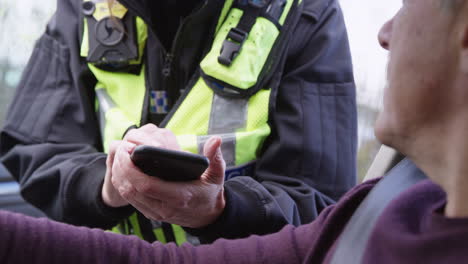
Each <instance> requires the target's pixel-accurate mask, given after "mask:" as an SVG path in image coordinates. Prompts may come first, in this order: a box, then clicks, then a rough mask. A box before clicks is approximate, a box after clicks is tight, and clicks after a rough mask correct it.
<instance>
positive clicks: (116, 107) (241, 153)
mask: <svg viewBox="0 0 468 264" xmlns="http://www.w3.org/2000/svg"><path fill="white" fill-rule="evenodd" d="M86 2H93V3H94V10H93V11H94V12H89V13H88V18H85V20H84V27H83V38H82V45H81V56H82V57H87V56H88V55H89V52H90V51H89V49H90V45H89V43H90V41H91V40H90V39H89V38H90V36H89V32H88V30H89V28H88V22H87V21H90V20H89V19H95V20H96V21H99V20H101V19H103V18H106V17H109V15H110V14H111V12H110V11H109V9H108V6H107V1H105V0H84V3H86ZM242 2H245V3H247V7H246V8H243V7H242V5H241V3H242ZM299 2H300V1H298V0H271V1H263V2H262V1H259V0H257V1H253V0H249V1H242V0H240V1H236V2H235V1H234V0H226V1H225V3H224V6H223V8H222V10H221V11H220V12H221V13H220V15H219V20H218V24H217V27H216V31H215V38H214V41H213V43H211V45H212V46H211V50H210V51H209V52H208V53H207V55H206V56H205V57H204V59H203V60H202V61H201V62H200V69H201V71H200V72H197V73H195V76H194V77H195V78H194V80H195V81H194V82H192V83H191V84H190V85H189V87H186V89H185V91H184V94H183V95H182V96H181V98H180V99H179V102H178V103H177V104H176V107H174V109H172V110H171V112H170V113H169V114H168V116H167V118H166V120H164V121H163V123H162V126H164V127H166V128H167V129H169V130H171V131H172V132H173V133H174V134H175V135H176V136H177V140H178V143H179V145H180V147H181V148H182V149H183V150H186V151H190V152H192V153H202V150H203V145H204V143H205V142H206V141H207V139H208V138H209V137H211V136H213V135H218V136H220V137H221V138H222V142H223V143H222V153H223V157H224V159H225V161H226V166H227V169H226V176H225V177H226V179H230V178H232V177H235V176H239V175H252V174H251V173H252V171H253V167H254V164H255V160H256V159H257V158H258V154H259V152H260V150H261V147H262V144H263V142H264V140H265V139H266V138H267V137H268V135H269V134H270V131H271V129H270V126H269V124H268V114H269V105H270V98H271V97H272V94H271V91H272V89H271V88H272V87H268V86H267V85H268V84H269V82H267V81H268V80H270V79H271V77H272V74H273V72H272V71H273V70H274V69H275V68H276V66H278V61H279V60H280V59H279V58H281V57H282V56H283V55H284V52H285V47H286V42H287V36H288V34H287V33H288V30H289V31H291V30H292V28H293V27H294V26H295V24H296V23H297V20H298V17H299V15H298V13H300V12H298V11H297V10H298V8H299V7H300V5H299ZM245 3H244V4H245ZM262 3H263V4H265V3H266V5H270V6H264V7H261V5H262ZM273 3H274V4H276V5H278V4H279V5H281V7H280V8H281V10H280V11H281V12H280V13H279V14H280V16H278V17H277V18H276V19H275V20H274V19H272V17H271V16H274V15H275V14H274V13H271V10H272V8H277V9H278V7H274V6H273V7H272V5H273ZM255 5H258V6H255ZM111 8H112V9H111V10H112V14H113V15H114V16H117V17H119V18H122V17H124V16H126V15H129V14H127V10H126V8H125V7H123V6H122V5H120V4H119V3H118V2H116V4H115V5H114V6H113V7H111ZM255 12H256V13H255ZM268 12H270V13H268ZM276 15H277V14H276ZM134 22H135V25H136V32H135V34H136V39H137V51H138V58H136V59H134V60H132V61H131V62H130V63H131V64H135V65H136V64H141V68H140V71H139V73H138V74H134V73H125V72H112V71H108V70H105V69H102V67H99V66H98V65H96V63H92V62H89V63H88V66H89V69H90V70H91V71H92V73H93V74H94V76H95V77H96V79H97V84H96V86H95V91H96V113H97V115H98V119H99V121H100V128H101V135H102V142H103V147H104V150H105V152H107V151H108V147H109V144H110V142H111V141H113V140H121V139H122V138H123V135H124V134H125V132H126V131H127V130H128V129H129V128H130V127H134V126H137V127H138V126H140V125H143V124H142V113H143V107H144V106H145V101H147V100H148V99H149V98H148V94H149V91H148V89H147V88H146V85H145V77H146V76H145V72H146V71H145V65H144V63H142V62H141V61H142V59H141V58H142V56H143V52H144V48H145V45H146V40H147V26H146V24H145V23H144V21H143V20H142V19H141V18H140V17H135V18H134ZM246 28H247V29H246ZM282 28H283V29H284V30H282ZM246 30H248V31H247V32H246ZM149 74H151V73H149ZM143 218H144V217H143V216H142V215H141V214H138V213H135V214H133V215H132V216H130V217H129V219H126V220H125V221H122V223H121V224H119V226H118V227H116V228H114V229H113V230H114V231H119V232H122V233H126V234H136V235H138V236H140V237H142V238H146V239H147V240H151V239H148V237H153V238H156V239H157V240H159V241H161V242H166V241H168V239H167V235H168V233H167V228H166V229H164V228H163V227H167V226H168V224H165V223H163V224H159V223H152V224H150V225H149V226H151V229H152V234H150V235H149V236H148V235H147V234H146V235H145V232H146V233H147V232H148V223H144V224H143V222H144V221H145V219H143ZM143 225H144V226H145V227H143ZM170 228H172V231H173V234H171V235H172V236H173V238H174V240H175V242H176V243H177V244H181V243H183V242H185V241H186V236H185V232H184V231H183V229H182V228H181V227H179V226H177V225H170ZM171 240H172V239H171Z"/></svg>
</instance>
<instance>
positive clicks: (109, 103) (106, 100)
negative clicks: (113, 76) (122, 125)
mask: <svg viewBox="0 0 468 264" xmlns="http://www.w3.org/2000/svg"><path fill="white" fill-rule="evenodd" d="M96 97H97V99H98V102H99V109H102V111H103V112H104V113H105V112H107V111H109V110H110V109H112V108H114V107H116V106H117V105H116V104H115V102H114V100H112V98H111V97H110V95H109V94H108V93H107V91H106V89H104V88H98V89H96Z"/></svg>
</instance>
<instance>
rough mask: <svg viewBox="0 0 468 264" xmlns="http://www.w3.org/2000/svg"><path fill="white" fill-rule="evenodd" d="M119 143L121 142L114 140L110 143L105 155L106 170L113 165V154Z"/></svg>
mask: <svg viewBox="0 0 468 264" xmlns="http://www.w3.org/2000/svg"><path fill="white" fill-rule="evenodd" d="M121 143H122V141H121V140H114V141H112V142H111V143H110V146H109V152H108V154H107V159H106V165H107V168H112V164H113V163H114V157H115V152H116V151H117V148H118V147H119V146H120V144H121Z"/></svg>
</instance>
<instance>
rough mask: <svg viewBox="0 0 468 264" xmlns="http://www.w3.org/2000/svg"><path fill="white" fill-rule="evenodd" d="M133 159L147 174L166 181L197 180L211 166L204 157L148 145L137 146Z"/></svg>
mask: <svg viewBox="0 0 468 264" xmlns="http://www.w3.org/2000/svg"><path fill="white" fill-rule="evenodd" d="M131 159H132V161H133V163H134V164H135V165H136V166H137V167H138V168H140V170H141V171H142V172H144V173H145V174H147V175H150V176H155V177H159V178H161V179H163V180H166V181H192V180H196V179H198V178H200V176H201V175H202V174H203V172H204V171H205V170H206V168H208V165H209V160H208V158H207V157H205V156H202V155H197V154H193V153H188V152H182V151H175V150H168V149H163V148H157V147H152V146H146V145H140V146H137V147H136V148H135V150H134V151H133V153H132V155H131Z"/></svg>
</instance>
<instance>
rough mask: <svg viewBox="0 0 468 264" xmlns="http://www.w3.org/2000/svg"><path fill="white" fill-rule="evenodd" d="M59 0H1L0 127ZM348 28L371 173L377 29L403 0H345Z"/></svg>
mask: <svg viewBox="0 0 468 264" xmlns="http://www.w3.org/2000/svg"><path fill="white" fill-rule="evenodd" d="M55 5H56V0H43V1H37V0H0V126H1V125H2V123H3V120H4V118H5V115H6V111H7V108H8V105H9V104H10V102H11V98H12V96H13V93H14V90H15V87H16V85H17V84H18V82H19V80H20V78H21V72H22V70H23V68H24V66H25V64H26V63H27V61H28V58H29V56H30V54H31V51H32V48H33V45H34V42H35V40H36V39H37V38H38V37H39V35H40V34H41V33H42V32H43V31H44V29H45V25H46V23H47V21H48V19H49V18H50V16H51V15H52V13H53V12H54V10H55ZM341 5H342V8H343V12H344V15H345V20H346V24H347V26H348V34H349V39H350V45H351V53H352V56H353V62H354V74H355V79H356V85H357V101H358V104H359V106H358V107H359V108H358V113H359V126H358V127H359V131H358V132H359V143H358V144H359V145H358V146H359V153H358V162H359V164H358V170H359V171H358V175H359V177H360V179H361V178H362V177H363V176H364V174H365V172H366V171H367V169H368V167H369V165H370V162H371V161H372V159H373V157H374V155H375V154H376V152H377V150H378V148H379V146H380V145H379V143H378V142H377V141H376V140H375V137H374V132H373V125H374V122H375V118H376V116H377V113H378V112H379V110H380V109H381V107H382V91H383V88H384V86H385V81H386V80H385V68H386V63H387V52H386V51H384V50H383V49H382V48H380V47H379V45H378V42H377V32H378V30H379V28H380V26H381V25H382V24H383V23H384V22H385V21H386V20H388V19H389V18H390V17H391V16H392V15H393V14H394V13H395V12H396V11H397V10H398V8H399V6H400V5H401V0H386V1H375V0H341Z"/></svg>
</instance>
